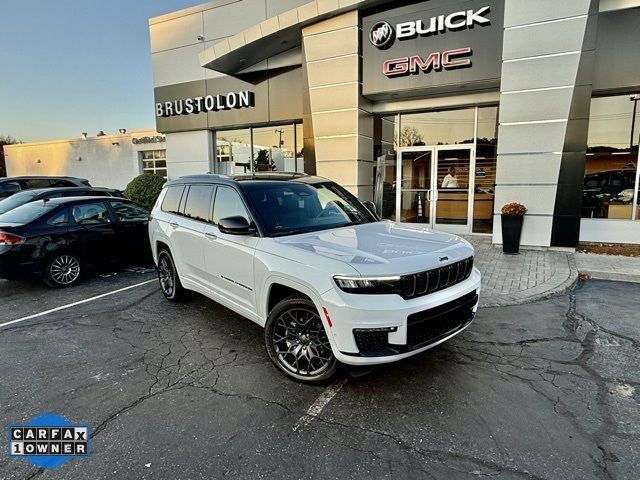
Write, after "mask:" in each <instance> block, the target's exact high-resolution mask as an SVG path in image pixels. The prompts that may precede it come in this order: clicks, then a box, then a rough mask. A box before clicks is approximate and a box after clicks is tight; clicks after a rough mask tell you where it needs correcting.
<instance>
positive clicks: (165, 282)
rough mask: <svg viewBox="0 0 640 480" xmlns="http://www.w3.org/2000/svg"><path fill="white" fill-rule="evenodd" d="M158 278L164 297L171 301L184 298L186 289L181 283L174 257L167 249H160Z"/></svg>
mask: <svg viewBox="0 0 640 480" xmlns="http://www.w3.org/2000/svg"><path fill="white" fill-rule="evenodd" d="M158 280H159V281H160V290H161V291H162V294H163V295H164V298H166V299H167V300H169V301H170V302H179V301H181V300H183V299H184V297H185V293H186V292H185V289H184V287H183V286H182V283H180V277H179V276H178V271H177V270H176V265H175V263H174V262H173V257H172V256H171V253H170V252H169V250H167V249H163V250H160V253H158Z"/></svg>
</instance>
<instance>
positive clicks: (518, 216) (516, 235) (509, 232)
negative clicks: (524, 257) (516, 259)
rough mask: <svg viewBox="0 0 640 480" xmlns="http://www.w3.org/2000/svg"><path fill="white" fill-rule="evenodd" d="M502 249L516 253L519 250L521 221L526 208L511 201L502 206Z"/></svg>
mask: <svg viewBox="0 0 640 480" xmlns="http://www.w3.org/2000/svg"><path fill="white" fill-rule="evenodd" d="M501 213H502V251H503V253H508V254H510V255H517V254H518V252H519V251H520V235H521V234H522V221H523V219H524V214H525V213H527V209H526V207H525V206H524V205H522V204H520V203H517V202H513V203H507V204H506V205H505V206H503V207H502V210H501Z"/></svg>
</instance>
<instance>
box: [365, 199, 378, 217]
mask: <svg viewBox="0 0 640 480" xmlns="http://www.w3.org/2000/svg"><path fill="white" fill-rule="evenodd" d="M362 204H363V205H364V206H365V207H367V210H369V211H370V212H371V213H373V215H374V216H376V217H377V216H378V212H377V211H376V210H377V209H376V204H375V203H373V202H372V201H371V200H365V201H363V202H362Z"/></svg>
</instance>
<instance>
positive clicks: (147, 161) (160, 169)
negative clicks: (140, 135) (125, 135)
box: [140, 150, 167, 178]
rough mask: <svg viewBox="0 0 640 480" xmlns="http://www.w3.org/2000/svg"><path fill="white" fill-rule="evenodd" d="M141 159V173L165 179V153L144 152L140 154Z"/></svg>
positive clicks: (161, 151) (157, 151)
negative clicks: (152, 174) (153, 174)
mask: <svg viewBox="0 0 640 480" xmlns="http://www.w3.org/2000/svg"><path fill="white" fill-rule="evenodd" d="M140 155H141V157H142V173H155V174H156V175H160V176H162V177H164V178H167V151H166V150H144V151H142V152H140Z"/></svg>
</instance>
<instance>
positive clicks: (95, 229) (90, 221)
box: [0, 197, 151, 287]
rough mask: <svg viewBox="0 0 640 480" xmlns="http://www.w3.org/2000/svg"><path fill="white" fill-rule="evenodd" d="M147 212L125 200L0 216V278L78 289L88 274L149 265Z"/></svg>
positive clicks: (82, 200)
mask: <svg viewBox="0 0 640 480" xmlns="http://www.w3.org/2000/svg"><path fill="white" fill-rule="evenodd" d="M149 215H150V212H149V210H148V209H146V208H145V207H143V206H142V205H139V204H137V203H135V202H132V201H130V200H127V199H124V198H107V197H93V198H91V197H90V198H87V197H72V198H56V199H51V200H39V201H36V202H31V203H27V204H25V205H22V206H20V207H18V208H15V209H13V210H11V211H9V212H7V213H4V214H2V215H0V278H4V279H7V280H18V279H25V278H42V279H43V280H44V281H45V282H46V283H47V284H48V285H50V286H52V287H69V286H71V285H74V284H76V283H78V282H79V281H80V280H81V279H82V277H83V276H84V275H85V274H86V273H87V271H88V270H89V269H91V268H95V267H103V266H105V265H108V264H113V263H116V264H123V263H130V264H131V263H138V264H139V263H140V262H141V261H148V260H150V259H151V251H150V246H149V233H148V223H149Z"/></svg>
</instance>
